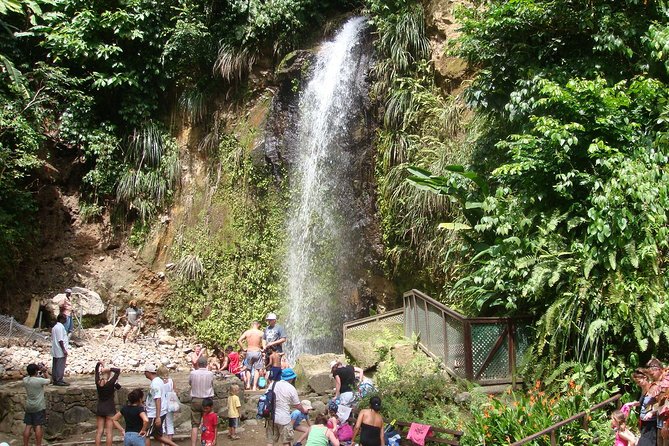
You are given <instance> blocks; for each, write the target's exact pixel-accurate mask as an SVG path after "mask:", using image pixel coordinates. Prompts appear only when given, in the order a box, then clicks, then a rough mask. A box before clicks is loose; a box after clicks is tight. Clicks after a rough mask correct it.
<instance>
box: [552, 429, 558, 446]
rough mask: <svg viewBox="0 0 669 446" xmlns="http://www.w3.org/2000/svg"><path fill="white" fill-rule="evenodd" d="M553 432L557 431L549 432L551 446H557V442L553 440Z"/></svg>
mask: <svg viewBox="0 0 669 446" xmlns="http://www.w3.org/2000/svg"><path fill="white" fill-rule="evenodd" d="M555 431H557V429H556V430H554V431H551V446H557V440H556V439H555Z"/></svg>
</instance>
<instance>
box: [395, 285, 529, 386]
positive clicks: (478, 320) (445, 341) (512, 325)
mask: <svg viewBox="0 0 669 446" xmlns="http://www.w3.org/2000/svg"><path fill="white" fill-rule="evenodd" d="M531 330H532V326H531V325H530V324H529V321H528V320H527V319H522V318H508V317H474V318H471V317H466V316H464V315H462V314H460V313H458V312H457V311H455V310H453V309H451V308H448V307H447V306H445V305H444V304H442V303H441V302H438V301H436V300H434V299H433V298H431V297H430V296H428V295H427V294H425V293H423V292H421V291H418V290H410V291H407V292H406V293H404V334H405V336H407V337H411V336H412V335H414V336H417V337H418V340H419V343H418V345H419V346H420V348H421V349H422V350H423V351H425V352H426V353H427V354H428V355H430V356H432V357H433V358H435V359H438V360H440V361H442V362H443V363H444V365H445V367H446V369H447V370H448V371H449V372H450V373H451V374H453V375H455V376H458V377H461V378H465V379H467V380H469V381H474V382H477V383H479V384H484V385H494V384H512V383H515V380H516V364H517V361H518V358H519V357H522V355H523V354H524V353H525V350H526V349H527V347H529V333H530V332H531Z"/></svg>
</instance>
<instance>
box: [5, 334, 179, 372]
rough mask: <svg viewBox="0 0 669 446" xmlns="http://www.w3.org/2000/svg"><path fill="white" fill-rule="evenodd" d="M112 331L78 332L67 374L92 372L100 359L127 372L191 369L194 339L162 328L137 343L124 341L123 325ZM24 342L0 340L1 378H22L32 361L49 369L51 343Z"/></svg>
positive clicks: (140, 338) (73, 339) (71, 351)
mask: <svg viewBox="0 0 669 446" xmlns="http://www.w3.org/2000/svg"><path fill="white" fill-rule="evenodd" d="M111 332H112V326H111V325H108V326H105V327H102V328H89V329H85V330H83V331H82V332H81V333H80V334H79V333H77V332H76V331H75V333H74V334H73V336H72V339H71V350H70V356H69V357H68V360H67V367H66V369H65V376H66V377H68V376H73V375H81V374H91V373H93V371H94V369H95V364H96V363H97V361H100V360H102V361H104V362H105V364H106V365H109V366H115V367H119V368H120V369H121V370H123V371H125V372H142V371H143V370H144V367H145V365H146V364H148V363H152V364H155V365H156V366H159V365H161V364H163V365H165V366H167V367H168V368H169V369H170V370H172V371H188V370H190V366H189V363H188V356H187V354H188V353H189V352H190V351H191V349H192V342H191V341H190V340H189V339H187V338H184V337H179V336H173V335H172V334H171V333H170V331H169V330H164V329H159V330H157V331H156V332H155V333H149V334H144V335H142V336H140V337H138V339H137V341H136V342H128V343H123V339H122V337H121V334H122V328H121V327H116V329H115V330H113V334H112V336H111V337H110V336H109V334H110V333H111ZM45 334H46V333H45ZM24 342H25V339H19V338H10V339H7V338H4V339H0V378H2V379H3V380H12V379H19V378H22V377H23V376H24V375H25V370H26V366H27V365H28V364H30V363H31V362H34V363H39V362H43V363H44V364H46V365H47V366H49V368H50V365H51V353H50V351H51V344H50V343H49V342H43V343H38V342H32V343H30V344H29V345H25V346H24V345H22V344H23V343H24Z"/></svg>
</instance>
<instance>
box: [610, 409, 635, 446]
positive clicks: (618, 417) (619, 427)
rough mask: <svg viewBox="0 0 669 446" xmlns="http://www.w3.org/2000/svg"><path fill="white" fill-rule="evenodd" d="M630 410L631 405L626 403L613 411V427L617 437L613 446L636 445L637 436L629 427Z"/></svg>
mask: <svg viewBox="0 0 669 446" xmlns="http://www.w3.org/2000/svg"><path fill="white" fill-rule="evenodd" d="M629 412H630V405H629V404H624V405H623V407H622V408H621V409H620V410H614V411H613V413H611V428H612V429H613V431H614V432H615V433H616V439H615V442H614V443H613V446H634V445H636V442H637V438H636V436H635V435H634V434H633V433H632V432H631V431H630V430H629V429H628V428H627V417H628V415H629Z"/></svg>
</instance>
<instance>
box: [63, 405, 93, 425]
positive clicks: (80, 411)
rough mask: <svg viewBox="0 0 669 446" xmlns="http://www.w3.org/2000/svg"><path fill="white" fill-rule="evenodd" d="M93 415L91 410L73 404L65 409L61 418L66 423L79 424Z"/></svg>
mask: <svg viewBox="0 0 669 446" xmlns="http://www.w3.org/2000/svg"><path fill="white" fill-rule="evenodd" d="M92 416H93V412H91V411H90V410H88V409H87V408H86V407H82V406H74V407H71V408H69V409H67V410H66V411H65V413H64V414H63V419H64V420H65V422H66V423H68V424H80V423H83V422H84V421H87V420H88V419H89V418H91V417H92Z"/></svg>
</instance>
